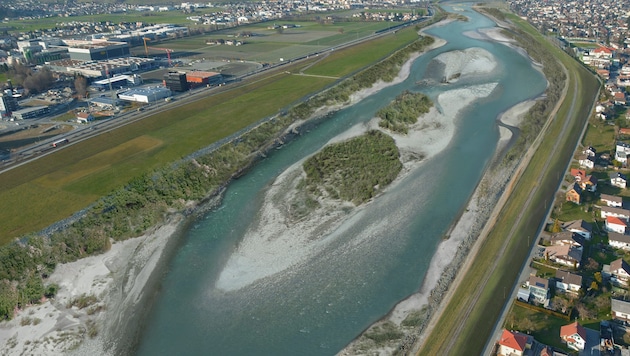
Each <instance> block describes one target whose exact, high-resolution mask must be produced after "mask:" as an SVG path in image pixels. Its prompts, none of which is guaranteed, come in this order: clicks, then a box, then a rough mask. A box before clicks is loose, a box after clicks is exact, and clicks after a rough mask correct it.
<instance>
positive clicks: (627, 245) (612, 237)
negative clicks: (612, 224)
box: [608, 232, 630, 251]
mask: <svg viewBox="0 0 630 356" xmlns="http://www.w3.org/2000/svg"><path fill="white" fill-rule="evenodd" d="M608 244H609V245H610V246H612V247H614V248H620V249H622V250H626V251H630V236H629V235H623V234H619V233H616V232H609V233H608Z"/></svg>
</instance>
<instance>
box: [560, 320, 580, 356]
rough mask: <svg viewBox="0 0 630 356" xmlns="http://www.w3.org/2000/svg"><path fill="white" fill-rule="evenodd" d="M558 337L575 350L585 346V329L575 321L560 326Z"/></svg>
mask: <svg viewBox="0 0 630 356" xmlns="http://www.w3.org/2000/svg"><path fill="white" fill-rule="evenodd" d="M560 338H561V339H562V340H563V341H564V342H566V343H567V346H568V347H569V348H570V349H572V350H575V351H582V350H584V347H585V346H586V330H585V329H584V327H583V326H582V325H580V324H578V322H577V321H576V322H573V323H571V324H569V325H564V326H562V327H560Z"/></svg>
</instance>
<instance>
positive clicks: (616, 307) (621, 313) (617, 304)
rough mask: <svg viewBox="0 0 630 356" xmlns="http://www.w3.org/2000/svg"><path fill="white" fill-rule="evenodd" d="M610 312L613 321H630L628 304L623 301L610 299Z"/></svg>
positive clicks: (629, 306)
mask: <svg viewBox="0 0 630 356" xmlns="http://www.w3.org/2000/svg"><path fill="white" fill-rule="evenodd" d="M610 310H611V312H612V318H613V320H619V321H624V322H628V321H630V302H626V301H625V300H618V299H612V298H611V299H610Z"/></svg>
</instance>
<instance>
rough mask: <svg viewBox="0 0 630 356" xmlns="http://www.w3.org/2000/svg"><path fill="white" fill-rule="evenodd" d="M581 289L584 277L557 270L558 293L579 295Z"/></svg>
mask: <svg viewBox="0 0 630 356" xmlns="http://www.w3.org/2000/svg"><path fill="white" fill-rule="evenodd" d="M581 288H582V276H580V275H579V274H575V273H571V272H569V271H563V270H561V269H558V270H556V291H560V292H563V293H578V292H579V291H580V289H581Z"/></svg>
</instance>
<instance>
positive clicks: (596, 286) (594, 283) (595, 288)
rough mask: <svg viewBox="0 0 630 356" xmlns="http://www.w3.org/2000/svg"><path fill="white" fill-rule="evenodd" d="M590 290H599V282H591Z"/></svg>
mask: <svg viewBox="0 0 630 356" xmlns="http://www.w3.org/2000/svg"><path fill="white" fill-rule="evenodd" d="M591 290H599V284H597V282H595V281H593V282H592V283H591Z"/></svg>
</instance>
